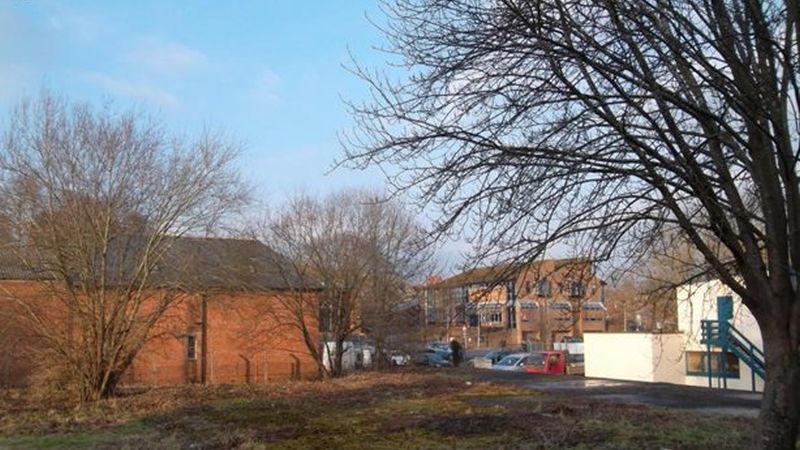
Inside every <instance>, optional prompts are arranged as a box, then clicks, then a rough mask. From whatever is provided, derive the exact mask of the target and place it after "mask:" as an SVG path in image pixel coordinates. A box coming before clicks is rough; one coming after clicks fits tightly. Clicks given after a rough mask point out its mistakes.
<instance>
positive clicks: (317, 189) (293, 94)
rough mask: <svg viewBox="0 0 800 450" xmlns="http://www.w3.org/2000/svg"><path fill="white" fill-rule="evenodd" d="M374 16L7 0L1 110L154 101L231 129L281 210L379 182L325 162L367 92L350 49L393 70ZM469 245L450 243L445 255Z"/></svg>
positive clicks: (246, 168) (146, 0)
mask: <svg viewBox="0 0 800 450" xmlns="http://www.w3.org/2000/svg"><path fill="white" fill-rule="evenodd" d="M367 17H369V18H370V19H372V20H377V21H380V19H381V18H382V15H381V12H380V11H379V9H378V7H377V5H376V2H374V1H367V0H338V1H330V0H328V1H323V0H313V1H312V0H306V1H303V2H295V1H277V0H274V1H254V0H253V1H243V0H237V1H211V0H205V1H192V2H177V1H174V2H173V1H154V0H136V1H122V0H114V1H81V0H69V1H65V0H0V110H2V111H0V114H3V115H4V114H6V112H7V111H8V109H9V108H10V107H11V106H13V105H14V104H15V103H16V102H18V101H19V100H20V99H21V98H22V97H23V96H30V95H35V94H37V93H38V92H39V90H40V89H41V88H43V87H44V88H47V89H49V90H51V91H53V92H56V93H59V94H65V95H66V96H68V97H70V98H71V99H74V100H88V101H90V102H95V103H99V102H101V101H104V100H107V99H113V101H114V102H115V103H116V104H118V105H119V106H120V107H135V108H138V109H139V110H143V111H146V112H152V113H154V114H156V115H157V116H158V117H160V118H162V119H163V120H164V121H165V122H166V124H167V125H168V126H169V128H170V129H172V130H173V131H176V132H179V133H189V134H191V133H195V132H197V131H199V130H200V129H202V127H204V126H208V127H210V128H212V129H221V130H224V131H225V132H227V133H229V134H230V135H231V136H232V137H233V138H234V139H236V140H238V141H240V142H242V143H243V144H244V146H245V151H244V153H243V155H242V158H241V162H240V164H241V167H242V171H243V173H244V174H245V176H246V177H247V178H248V179H249V180H250V181H252V182H253V183H254V184H255V185H256V186H257V191H256V199H257V200H258V201H259V203H263V204H266V205H267V206H268V207H272V208H275V207H278V206H279V205H280V204H281V202H283V201H285V200H286V199H287V198H289V197H290V196H292V195H294V194H296V193H298V192H305V193H310V194H325V193H327V192H330V191H334V190H337V189H341V188H348V187H367V188H377V189H383V188H385V180H384V178H383V176H382V174H381V173H380V172H379V171H378V170H377V169H373V170H367V171H364V172H357V171H350V170H346V169H338V170H336V171H334V172H333V173H328V172H329V171H330V169H331V167H332V164H333V162H334V160H335V159H336V158H338V157H339V156H340V155H341V148H340V146H339V143H338V140H337V133H338V132H342V131H346V130H348V129H349V127H350V126H351V123H352V122H351V119H350V117H349V116H348V114H347V112H346V108H345V105H344V103H343V101H342V99H343V98H346V99H350V100H358V99H362V98H364V97H365V95H366V93H367V89H366V86H365V85H364V84H363V83H362V82H361V81H360V80H358V79H357V78H356V77H355V76H353V75H352V74H350V73H349V72H347V71H346V70H345V69H344V68H343V67H342V66H343V65H345V64H348V63H349V61H350V53H352V55H353V56H355V57H356V58H357V60H358V61H359V63H360V64H364V65H366V66H368V67H371V68H385V67H386V65H385V62H386V58H387V57H386V55H385V54H383V53H381V52H379V51H376V50H375V49H374V47H376V46H380V45H381V44H382V43H383V37H382V35H381V33H380V32H379V31H378V30H377V29H376V28H375V26H374V25H373V24H372V23H370V20H368V19H367ZM348 52H350V53H348ZM0 117H3V116H1V115H0ZM0 120H3V119H0ZM466 248H467V247H466V245H465V244H464V243H448V244H447V245H446V246H445V248H444V249H443V253H442V257H443V261H446V262H445V263H444V264H447V265H449V264H448V263H447V262H449V263H453V262H457V261H459V260H460V259H461V257H460V256H459V254H460V253H461V252H462V251H464V250H466Z"/></svg>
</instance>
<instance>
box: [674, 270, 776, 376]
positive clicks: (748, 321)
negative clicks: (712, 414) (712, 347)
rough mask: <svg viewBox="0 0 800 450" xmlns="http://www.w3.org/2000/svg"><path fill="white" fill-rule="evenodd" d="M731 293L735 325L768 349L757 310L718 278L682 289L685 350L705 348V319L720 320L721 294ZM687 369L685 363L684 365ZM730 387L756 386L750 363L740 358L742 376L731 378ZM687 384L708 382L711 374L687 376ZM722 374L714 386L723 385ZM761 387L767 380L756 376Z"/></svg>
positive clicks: (680, 314)
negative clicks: (754, 313) (708, 375)
mask: <svg viewBox="0 0 800 450" xmlns="http://www.w3.org/2000/svg"><path fill="white" fill-rule="evenodd" d="M719 296H730V297H732V298H733V320H732V321H731V322H732V323H733V326H734V327H736V329H737V330H739V332H741V333H742V334H743V335H744V336H745V337H747V339H749V340H750V341H751V342H753V343H754V344H755V345H756V346H757V347H758V348H760V349H762V350H763V349H764V343H763V341H762V339H761V331H760V329H759V327H758V323H756V320H755V318H754V317H753V314H752V313H751V312H750V310H749V309H748V308H747V306H745V305H743V304H742V299H741V298H740V297H739V296H738V295H736V294H734V293H733V291H731V289H730V288H728V287H727V286H725V285H724V284H723V283H722V282H720V281H718V280H713V281H707V282H702V283H693V284H688V285H685V286H682V287H680V288H679V289H678V292H677V300H678V329H679V330H680V331H682V332H683V333H684V339H685V342H684V350H686V351H705V350H706V347H705V346H704V345H702V344H700V338H701V331H700V321H701V320H717V297H719ZM684 370H685V367H684ZM725 381H727V387H728V389H740V390H747V391H749V390H752V381H753V374H752V371H751V370H750V368H749V367H747V365H745V364H744V363H743V362H741V361H740V362H739V378H728V379H727V380H725ZM686 384H689V385H693V386H708V377H707V376H692V375H687V376H686ZM723 385H724V382H723V380H722V379H720V378H713V379H712V386H713V387H723ZM755 385H756V390H757V391H763V390H764V382H763V380H761V378H759V377H758V376H756V377H755Z"/></svg>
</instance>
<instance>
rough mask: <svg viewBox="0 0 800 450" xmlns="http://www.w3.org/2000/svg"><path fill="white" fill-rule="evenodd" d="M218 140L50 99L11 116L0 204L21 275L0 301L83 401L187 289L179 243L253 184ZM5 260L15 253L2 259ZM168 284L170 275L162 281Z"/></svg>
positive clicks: (109, 380) (98, 391)
mask: <svg viewBox="0 0 800 450" xmlns="http://www.w3.org/2000/svg"><path fill="white" fill-rule="evenodd" d="M237 151H238V148H237V146H236V145H235V144H232V143H229V142H228V141H227V139H225V138H224V137H223V136H220V135H215V134H211V133H204V134H202V135H201V136H200V137H198V138H196V139H194V140H185V139H179V138H175V137H172V136H169V135H168V134H167V133H166V132H165V130H164V129H163V127H162V126H161V125H160V124H159V123H158V122H156V121H155V120H153V119H152V118H149V117H146V116H143V115H140V114H137V113H135V112H118V111H116V110H115V109H113V108H112V107H111V106H106V107H104V108H101V109H94V108H92V107H90V106H89V105H86V104H80V103H70V102H68V101H66V100H64V99H60V98H57V97H55V96H53V95H51V94H49V93H46V92H45V93H43V94H42V95H41V96H40V97H38V98H36V99H33V100H26V101H23V102H22V103H21V104H20V105H19V106H17V107H16V108H15V109H13V111H12V112H11V114H10V116H9V120H8V123H7V128H6V130H5V136H4V139H3V141H2V152H1V153H0V199H2V200H0V207H2V217H5V218H6V222H7V223H8V224H7V226H6V228H7V229H8V230H9V232H10V234H11V239H9V240H8V243H7V244H5V245H3V247H2V251H3V254H4V255H7V256H8V258H9V260H13V261H14V262H15V264H16V265H17V270H18V273H17V276H20V277H22V278H27V279H29V280H31V281H32V282H33V285H34V286H35V287H34V288H32V289H27V290H26V289H20V288H17V287H15V286H17V285H4V286H5V287H4V288H3V290H2V291H1V292H0V298H1V299H2V300H4V303H11V304H13V307H14V311H16V313H17V315H16V319H17V320H19V321H22V322H23V323H25V324H26V326H27V327H28V328H29V329H30V330H31V332H32V333H33V334H34V335H35V338H36V342H37V348H38V349H39V350H40V351H41V352H43V354H46V355H47V359H46V360H45V361H47V364H48V365H49V366H52V367H58V368H60V370H59V373H60V374H61V375H62V376H64V377H65V378H66V379H65V380H59V381H64V382H66V384H67V386H68V387H70V388H72V389H73V391H74V392H75V394H76V397H77V399H79V400H80V401H82V402H85V401H92V400H95V399H98V398H101V397H106V396H108V395H110V394H112V393H113V391H114V388H115V386H116V385H117V383H118V382H119V380H120V377H121V376H122V374H123V372H124V371H125V369H126V368H127V367H128V366H129V365H130V363H131V361H132V360H133V358H134V357H135V356H136V354H137V352H138V351H139V350H140V349H141V348H142V346H143V345H144V343H145V342H146V341H147V339H148V336H149V335H150V332H151V330H152V329H153V327H154V325H155V324H156V323H157V322H158V320H159V319H160V318H161V317H162V315H163V314H164V313H165V311H167V310H168V309H169V308H170V306H171V305H173V304H174V302H176V301H178V300H179V299H180V298H181V296H180V281H179V280H177V281H176V280H167V279H166V278H165V277H164V276H160V274H161V275H163V274H164V273H167V272H171V271H172V272H174V270H170V269H175V268H168V267H162V266H160V264H161V263H162V261H161V258H162V257H163V255H164V254H165V253H166V252H167V251H168V250H169V248H170V245H171V243H172V242H174V240H175V238H176V237H179V236H182V235H185V234H187V233H193V232H194V233H203V232H207V231H209V230H212V229H214V227H215V226H217V225H218V224H219V223H220V221H221V220H222V219H224V218H225V217H226V216H227V214H228V213H230V212H232V211H234V210H236V209H237V208H238V207H240V206H241V205H242V204H243V202H244V201H245V200H246V198H247V195H246V194H247V191H246V188H245V186H244V185H243V183H242V182H241V181H240V178H239V175H238V172H237V171H236V170H235V168H234V167H233V163H234V158H235V156H236V154H237ZM5 262H8V261H5ZM167 282H168V283H167Z"/></svg>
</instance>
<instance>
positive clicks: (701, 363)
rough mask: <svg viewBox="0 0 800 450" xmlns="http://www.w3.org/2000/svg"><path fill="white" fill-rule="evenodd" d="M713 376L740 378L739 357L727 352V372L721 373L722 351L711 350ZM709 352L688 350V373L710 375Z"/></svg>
mask: <svg viewBox="0 0 800 450" xmlns="http://www.w3.org/2000/svg"><path fill="white" fill-rule="evenodd" d="M710 355H711V358H710V359H711V376H713V377H720V376H724V377H725V378H739V358H737V357H736V355H734V354H733V353H727V352H726V353H725V373H724V374H723V373H721V367H720V366H721V363H722V362H721V353H720V352H711V354H710ZM708 356H709V354H708V353H706V352H686V374H687V375H697V376H708V367H709V366H708V360H709V357H708Z"/></svg>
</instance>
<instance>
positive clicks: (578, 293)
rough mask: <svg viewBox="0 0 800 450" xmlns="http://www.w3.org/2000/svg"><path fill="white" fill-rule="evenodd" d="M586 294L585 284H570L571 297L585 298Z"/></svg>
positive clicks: (573, 282)
mask: <svg viewBox="0 0 800 450" xmlns="http://www.w3.org/2000/svg"><path fill="white" fill-rule="evenodd" d="M584 292H585V289H584V286H583V283H582V282H580V281H571V282H570V283H569V295H570V296H571V297H583V294H584Z"/></svg>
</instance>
